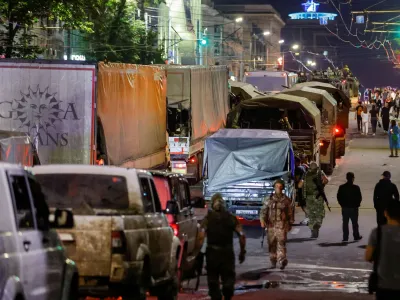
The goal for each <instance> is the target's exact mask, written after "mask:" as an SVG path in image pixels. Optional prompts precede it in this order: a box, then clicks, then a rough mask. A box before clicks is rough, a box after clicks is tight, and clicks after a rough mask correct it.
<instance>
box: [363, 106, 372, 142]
mask: <svg viewBox="0 0 400 300" xmlns="http://www.w3.org/2000/svg"><path fill="white" fill-rule="evenodd" d="M361 119H362V134H364V135H368V127H369V123H370V122H371V117H370V114H369V113H368V109H367V107H366V106H365V107H364V109H363V111H362V112H361Z"/></svg>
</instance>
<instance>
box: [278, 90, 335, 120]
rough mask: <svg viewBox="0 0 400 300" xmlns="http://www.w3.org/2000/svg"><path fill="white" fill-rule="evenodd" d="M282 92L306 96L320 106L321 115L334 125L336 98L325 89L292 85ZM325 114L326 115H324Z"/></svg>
mask: <svg viewBox="0 0 400 300" xmlns="http://www.w3.org/2000/svg"><path fill="white" fill-rule="evenodd" d="M282 93H283V94H288V95H295V96H300V97H304V98H307V99H308V100H310V101H313V102H315V104H316V105H317V106H318V107H320V108H322V111H321V117H322V118H323V120H325V119H326V120H327V121H328V123H329V124H331V125H334V124H335V123H336V119H337V113H336V107H337V102H336V100H335V99H334V98H333V97H332V96H331V95H330V94H329V93H328V92H327V91H325V90H321V89H316V88H311V87H297V86H296V87H294V88H292V89H286V90H283V91H282ZM326 114H327V116H326Z"/></svg>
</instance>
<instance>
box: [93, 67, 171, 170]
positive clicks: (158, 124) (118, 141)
mask: <svg viewBox="0 0 400 300" xmlns="http://www.w3.org/2000/svg"><path fill="white" fill-rule="evenodd" d="M97 103H98V106H97V111H98V115H99V117H100V119H101V122H102V124H103V128H104V135H105V138H106V145H107V153H108V157H109V159H110V163H111V164H114V165H121V164H123V163H125V162H127V161H134V160H136V159H139V158H144V157H146V156H148V155H151V154H155V153H157V152H160V151H163V152H165V146H166V138H165V133H166V123H167V121H166V111H167V109H166V108H167V104H166V76H165V70H164V69H163V68H162V67H154V66H140V65H132V64H119V63H110V64H104V63H100V64H99V80H98V94H97ZM161 159H163V160H165V155H164V157H162V156H161ZM159 163H160V164H161V163H163V161H160V162H159ZM154 165H156V162H154ZM148 167H152V166H148Z"/></svg>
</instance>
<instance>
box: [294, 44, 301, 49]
mask: <svg viewBox="0 0 400 300" xmlns="http://www.w3.org/2000/svg"><path fill="white" fill-rule="evenodd" d="M299 48H300V46H299V45H297V44H295V45H293V46H292V49H293V50H297V49H299Z"/></svg>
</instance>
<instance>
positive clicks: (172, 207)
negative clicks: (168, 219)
mask: <svg viewBox="0 0 400 300" xmlns="http://www.w3.org/2000/svg"><path fill="white" fill-rule="evenodd" d="M165 213H166V214H169V215H177V214H179V206H178V203H177V202H176V201H172V200H168V201H167V207H166V209H165Z"/></svg>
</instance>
